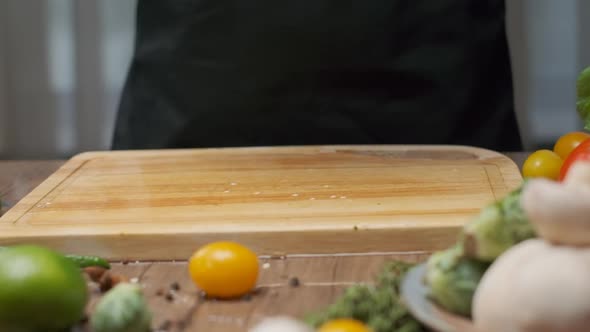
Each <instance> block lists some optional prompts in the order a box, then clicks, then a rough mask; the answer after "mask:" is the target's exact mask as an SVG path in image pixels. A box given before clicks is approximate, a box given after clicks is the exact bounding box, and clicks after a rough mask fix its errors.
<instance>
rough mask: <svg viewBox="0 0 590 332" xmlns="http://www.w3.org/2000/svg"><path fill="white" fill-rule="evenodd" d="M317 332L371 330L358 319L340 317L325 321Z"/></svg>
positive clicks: (360, 331)
mask: <svg viewBox="0 0 590 332" xmlns="http://www.w3.org/2000/svg"><path fill="white" fill-rule="evenodd" d="M318 332H372V330H371V329H369V327H367V326H366V325H365V324H363V323H362V322H360V321H358V320H355V319H350V318H340V319H333V320H330V321H327V322H326V323H324V324H323V325H322V326H320V329H319V330H318Z"/></svg>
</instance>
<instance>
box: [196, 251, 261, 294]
mask: <svg viewBox="0 0 590 332" xmlns="http://www.w3.org/2000/svg"><path fill="white" fill-rule="evenodd" d="M188 269H189V273H190V276H191V279H192V280H193V282H194V283H195V285H196V286H197V287H198V288H200V289H201V290H202V291H204V292H205V293H206V294H207V296H210V297H214V298H222V299H223V298H235V297H240V296H243V295H245V294H247V293H249V292H250V291H251V290H252V289H253V288H254V287H256V282H257V281H258V273H259V262H258V256H257V255H256V254H255V253H254V252H252V251H251V250H250V249H248V248H247V247H245V246H243V245H241V244H239V243H235V242H229V241H221V242H213V243H210V244H208V245H205V246H203V247H201V248H199V249H198V250H197V251H196V252H195V253H194V254H193V255H192V256H191V257H190V259H189V264H188Z"/></svg>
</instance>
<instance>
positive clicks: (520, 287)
mask: <svg viewBox="0 0 590 332" xmlns="http://www.w3.org/2000/svg"><path fill="white" fill-rule="evenodd" d="M588 280H590V248H575V247H567V246H554V245H552V244H550V243H547V242H545V241H543V240H541V239H532V240H527V241H524V242H522V243H520V244H518V245H516V246H514V247H512V248H511V249H509V250H508V251H506V252H505V253H504V254H503V255H502V256H500V257H499V258H498V259H497V260H496V261H495V262H494V263H493V264H492V266H491V267H490V268H489V269H488V271H487V272H486V274H485V275H484V277H483V278H482V279H481V281H480V284H479V286H478V288H477V290H476V292H475V295H474V297H473V312H472V316H473V321H474V323H475V325H476V328H477V330H478V331H479V332H587V331H588V330H589V329H590V282H588Z"/></svg>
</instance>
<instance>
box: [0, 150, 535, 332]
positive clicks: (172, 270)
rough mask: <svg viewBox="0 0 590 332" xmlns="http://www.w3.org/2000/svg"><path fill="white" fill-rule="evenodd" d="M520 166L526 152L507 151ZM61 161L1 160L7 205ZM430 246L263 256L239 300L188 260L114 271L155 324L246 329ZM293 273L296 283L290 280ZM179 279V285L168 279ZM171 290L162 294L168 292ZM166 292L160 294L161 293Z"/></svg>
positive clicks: (315, 305)
mask: <svg viewBox="0 0 590 332" xmlns="http://www.w3.org/2000/svg"><path fill="white" fill-rule="evenodd" d="M506 155H507V156H508V157H510V158H511V159H512V160H514V161H515V163H516V164H517V165H518V166H519V167H521V165H522V163H523V161H524V160H525V158H526V156H527V155H528V154H527V153H506ZM63 163H64V161H62V160H52V161H0V198H1V199H2V201H3V202H4V203H6V205H7V206H8V207H9V206H11V205H13V204H14V203H16V202H17V201H18V200H20V199H21V198H22V197H24V196H25V195H26V194H27V193H29V192H30V191H31V190H32V189H33V188H35V187H36V186H37V185H38V184H39V183H41V181H43V180H44V179H45V178H47V177H48V176H49V175H50V174H51V173H53V172H54V171H55V170H56V169H57V168H58V167H59V166H60V165H62V164H63ZM428 255H429V253H428V252H402V253H400V252H398V253H379V254H361V255H325V256H313V257H263V258H261V266H262V269H261V274H260V279H259V286H260V287H259V288H260V292H258V293H257V294H256V295H255V296H253V297H251V298H250V299H249V300H240V301H231V302H225V301H202V300H200V299H199V297H198V292H197V289H196V288H195V286H194V285H193V284H192V282H191V281H190V279H189V276H188V272H187V265H186V262H153V263H142V262H131V263H127V264H120V263H117V264H114V265H113V272H116V273H120V274H123V275H125V276H127V277H128V278H130V279H131V278H137V280H138V282H139V283H141V284H142V286H143V287H144V290H145V293H146V295H147V297H148V299H149V305H150V308H151V309H152V311H153V312H154V325H153V326H154V328H155V329H156V331H157V330H164V329H158V327H161V326H166V327H167V329H165V330H166V331H208V332H216V331H224V332H225V331H247V329H248V327H250V326H252V325H253V324H256V323H257V322H259V321H260V320H261V319H262V318H264V317H266V316H270V315H291V316H295V317H302V316H303V315H305V314H307V313H311V312H314V311H316V310H319V309H322V308H324V307H325V306H326V305H328V304H330V303H331V302H332V301H333V300H334V299H336V297H338V296H339V295H340V294H341V291H342V290H343V289H344V288H345V287H346V286H348V285H351V284H354V283H358V282H370V281H372V280H373V277H374V276H375V273H377V271H378V270H379V268H380V267H381V265H382V263H383V262H385V261H387V260H390V259H397V260H405V261H410V262H419V261H423V260H425V259H426V258H427V257H428ZM292 278H297V279H298V280H299V285H298V286H293V285H292V284H293V283H292V282H290V280H291V279H292ZM173 283H178V285H179V286H180V288H179V290H178V291H174V290H171V285H172V284H173ZM168 293H169V294H171V295H172V296H165V295H166V294H168ZM162 294H164V295H162Z"/></svg>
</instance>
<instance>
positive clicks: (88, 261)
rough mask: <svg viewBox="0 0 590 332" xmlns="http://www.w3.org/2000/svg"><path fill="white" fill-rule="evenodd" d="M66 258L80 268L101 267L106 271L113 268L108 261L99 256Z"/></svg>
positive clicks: (70, 256)
mask: <svg viewBox="0 0 590 332" xmlns="http://www.w3.org/2000/svg"><path fill="white" fill-rule="evenodd" d="M66 258H67V259H69V260H71V261H73V262H74V263H76V265H78V266H79V267H80V268H85V267H89V266H100V267H104V268H105V269H110V268H111V264H110V263H109V262H108V261H106V260H105V259H103V258H100V257H97V256H79V255H66Z"/></svg>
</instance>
